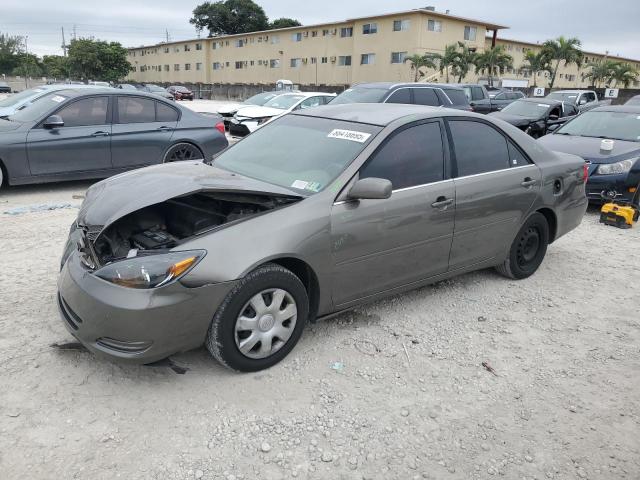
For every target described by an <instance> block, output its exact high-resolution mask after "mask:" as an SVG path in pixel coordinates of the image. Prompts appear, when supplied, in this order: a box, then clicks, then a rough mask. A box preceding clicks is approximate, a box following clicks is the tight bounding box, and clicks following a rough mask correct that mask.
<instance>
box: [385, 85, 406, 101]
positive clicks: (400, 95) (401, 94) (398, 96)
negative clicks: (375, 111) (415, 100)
mask: <svg viewBox="0 0 640 480" xmlns="http://www.w3.org/2000/svg"><path fill="white" fill-rule="evenodd" d="M385 103H411V89H409V88H401V89H399V90H396V91H395V92H393V93H392V94H391V96H390V97H389V98H388V99H387V101H386V102H385Z"/></svg>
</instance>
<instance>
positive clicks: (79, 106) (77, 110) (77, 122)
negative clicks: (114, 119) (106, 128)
mask: <svg viewBox="0 0 640 480" xmlns="http://www.w3.org/2000/svg"><path fill="white" fill-rule="evenodd" d="M108 105H109V98H108V97H90V98H83V99H82V100H78V101H75V102H72V103H70V104H69V105H67V106H65V107H63V108H61V109H60V110H58V112H57V113H56V115H59V116H60V117H62V120H63V121H64V126H65V127H82V126H88V125H105V124H106V123H108V122H107V106H108Z"/></svg>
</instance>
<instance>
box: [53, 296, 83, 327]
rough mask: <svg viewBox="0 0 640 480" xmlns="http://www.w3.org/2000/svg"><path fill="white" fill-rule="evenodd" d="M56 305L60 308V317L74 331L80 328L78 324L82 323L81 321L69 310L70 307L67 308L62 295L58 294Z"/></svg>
mask: <svg viewBox="0 0 640 480" xmlns="http://www.w3.org/2000/svg"><path fill="white" fill-rule="evenodd" d="M58 305H59V306H60V311H61V312H62V316H63V317H64V319H65V320H66V321H67V323H68V324H69V326H70V327H71V328H72V329H74V330H78V328H80V327H79V324H81V323H82V319H81V318H80V317H79V316H78V315H77V314H76V313H75V312H74V311H73V310H72V309H71V307H69V305H68V304H67V302H65V301H64V298H62V295H60V294H59V293H58Z"/></svg>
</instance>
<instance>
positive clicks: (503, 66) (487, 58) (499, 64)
mask: <svg viewBox="0 0 640 480" xmlns="http://www.w3.org/2000/svg"><path fill="white" fill-rule="evenodd" d="M475 65H476V71H478V72H479V73H484V72H487V76H488V77H489V78H488V80H489V85H491V86H493V76H494V75H498V73H501V74H502V73H504V72H505V71H506V70H507V69H508V68H513V57H512V56H511V55H509V54H508V53H506V52H505V49H504V46H502V45H497V46H495V47H493V48H491V49H489V50H485V51H484V52H482V53H480V54H478V55H476V59H475Z"/></svg>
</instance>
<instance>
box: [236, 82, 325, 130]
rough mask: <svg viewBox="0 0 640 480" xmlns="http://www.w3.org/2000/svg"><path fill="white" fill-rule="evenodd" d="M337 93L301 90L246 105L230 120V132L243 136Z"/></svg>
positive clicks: (315, 105) (321, 103) (323, 102)
mask: <svg viewBox="0 0 640 480" xmlns="http://www.w3.org/2000/svg"><path fill="white" fill-rule="evenodd" d="M335 96H336V95H335V93H323V92H299V93H283V94H282V95H278V96H276V97H274V98H272V99H271V100H269V101H268V102H267V103H265V104H264V105H262V106H257V105H256V106H254V107H245V108H243V109H241V110H239V111H238V113H236V114H235V115H234V117H233V118H232V119H231V120H230V122H229V133H231V134H232V135H235V136H240V137H243V136H245V135H248V134H250V133H251V132H255V131H256V130H257V129H258V128H260V127H262V126H263V125H265V124H266V123H269V122H270V121H272V120H273V119H275V118H278V117H281V116H282V115H286V114H287V113H289V112H292V111H294V110H306V109H308V108H312V107H319V106H321V105H326V104H327V103H329V102H330V101H331V100H333V99H334V98H335Z"/></svg>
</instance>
